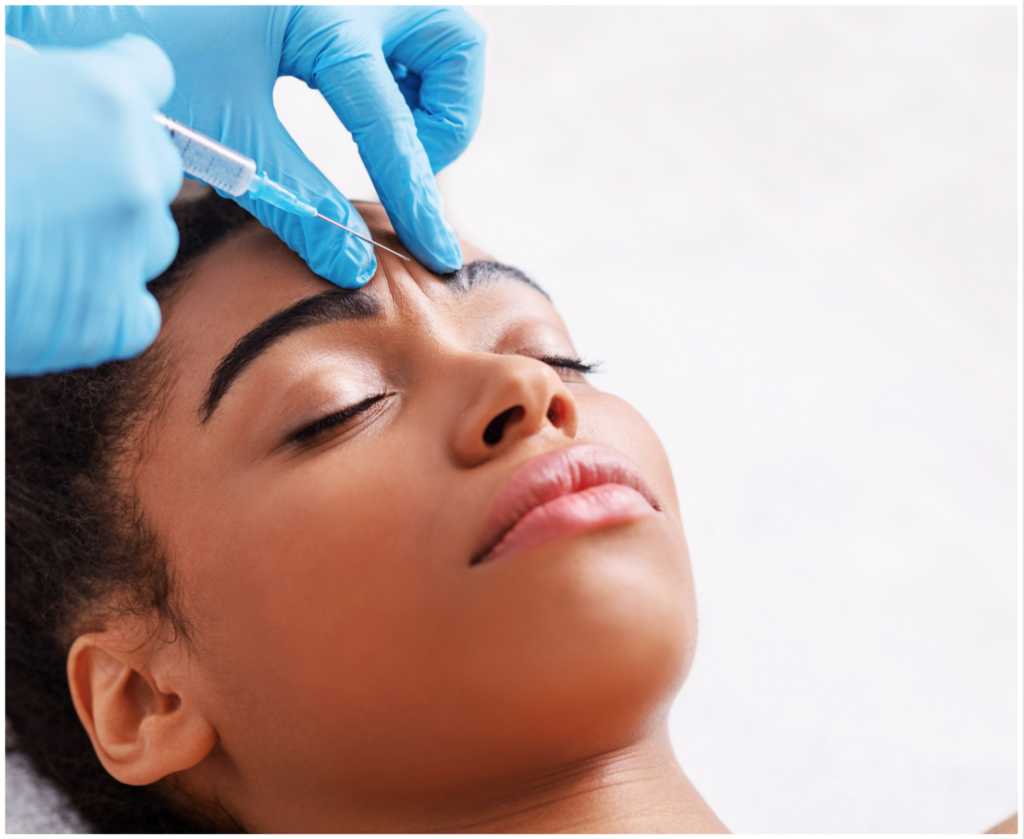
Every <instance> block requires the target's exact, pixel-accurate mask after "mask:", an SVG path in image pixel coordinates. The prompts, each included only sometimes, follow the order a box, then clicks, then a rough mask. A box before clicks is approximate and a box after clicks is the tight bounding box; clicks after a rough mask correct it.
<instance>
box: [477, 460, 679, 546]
mask: <svg viewBox="0 0 1024 839" xmlns="http://www.w3.org/2000/svg"><path fill="white" fill-rule="evenodd" d="M660 510H661V506H660V505H659V504H658V502H657V499H656V497H655V495H654V493H653V492H652V491H651V488H650V487H649V486H648V484H647V481H646V480H645V479H644V477H643V475H642V474H641V473H640V470H639V469H637V467H636V466H634V465H633V464H632V463H631V462H630V461H629V460H628V459H627V458H626V457H625V456H623V455H621V454H619V453H618V452H616V451H613V450H612V449H608V448H605V447H604V446H595V445H579V446H566V447H565V448H561V449H556V450H555V451H552V452H548V453H547V454H542V455H538V456H537V457H534V458H531V459H530V460H528V461H526V462H525V463H524V464H522V465H521V466H519V467H518V468H517V469H516V470H515V471H513V472H512V474H511V475H510V476H509V478H508V480H507V481H505V483H504V485H503V486H502V488H501V489H500V490H499V491H498V495H497V497H496V498H495V499H494V502H493V503H492V504H491V509H490V512H489V513H488V514H487V519H486V521H485V523H484V530H483V534H482V536H481V539H480V549H479V550H478V551H477V552H476V553H475V554H474V557H473V560H472V561H471V562H470V565H478V564H480V563H483V562H491V561H493V560H495V559H498V558H499V557H506V556H509V555H511V554H513V553H520V552H521V551H524V550H528V549H530V548H532V547H536V546H537V545H539V544H542V543H544V542H548V541H551V540H552V539H558V538H561V537H563V536H569V535H572V534H575V533H584V532H586V531H590V530H598V529H601V528H604V527H610V526H612V525H615V524H623V523H625V522H628V521H633V520H634V519H637V518H641V517H643V516H647V515H653V514H654V513H656V512H659V511H660Z"/></svg>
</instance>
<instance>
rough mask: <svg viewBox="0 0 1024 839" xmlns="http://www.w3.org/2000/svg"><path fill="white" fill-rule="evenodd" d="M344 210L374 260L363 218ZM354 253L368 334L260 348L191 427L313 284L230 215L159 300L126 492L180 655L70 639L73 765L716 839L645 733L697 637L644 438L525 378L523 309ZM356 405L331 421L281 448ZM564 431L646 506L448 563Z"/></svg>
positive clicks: (655, 738)
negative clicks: (189, 640)
mask: <svg viewBox="0 0 1024 839" xmlns="http://www.w3.org/2000/svg"><path fill="white" fill-rule="evenodd" d="M359 209H360V212H361V214H362V215H363V218H364V219H366V220H367V222H368V224H369V227H370V229H371V231H372V233H373V235H374V238H378V237H379V239H378V241H381V242H383V243H384V244H386V245H388V246H389V247H394V248H396V249H401V245H400V243H399V241H398V239H397V237H396V236H395V235H394V233H393V231H392V230H391V227H390V225H389V223H388V221H387V218H386V216H385V214H384V213H383V211H382V210H381V209H380V208H379V207H376V206H372V205H365V206H361V207H360V208H359ZM462 246H463V251H464V254H465V258H466V262H467V263H469V262H471V261H473V260H475V259H486V257H485V256H484V255H483V254H482V253H480V252H479V251H478V250H476V249H474V248H473V247H472V246H471V245H469V244H468V243H463V244H462ZM378 260H379V268H378V272H377V274H376V276H375V278H374V279H373V280H372V281H371V283H370V284H369V285H368V286H367V287H366V289H365V292H366V293H367V294H369V295H372V296H373V297H374V298H376V299H377V300H378V301H379V302H380V303H381V305H382V311H383V313H382V316H381V317H378V318H376V319H372V320H361V321H348V322H341V323H332V324H326V325H320V326H317V327H314V328H311V329H306V330H302V331H300V332H297V333H294V334H292V335H291V336H289V337H287V338H286V339H284V340H282V341H280V342H279V343H277V344H275V345H274V346H273V347H271V348H270V349H269V350H268V351H267V352H266V353H264V354H263V355H261V356H260V357H259V358H258V359H257V360H256V361H255V362H254V363H253V364H252V365H251V366H250V367H249V368H248V369H247V370H246V371H245V372H244V373H243V374H242V375H241V376H240V377H239V378H238V379H237V380H236V381H235V382H234V384H233V385H232V386H231V387H230V388H229V389H228V391H227V393H226V394H225V396H224V398H223V399H222V401H221V403H220V405H219V406H218V407H217V409H216V410H215V411H214V413H213V414H212V416H211V417H210V419H209V421H208V422H207V423H205V424H201V423H200V422H199V413H198V408H199V406H200V404H201V403H202V399H203V395H204V392H205V391H206V388H207V385H208V383H209V380H210V377H211V375H212V374H213V371H214V370H215V368H216V367H217V365H218V363H219V362H220V360H221V359H222V358H223V357H224V356H225V354H227V353H228V352H229V351H230V350H231V348H232V346H233V345H234V344H235V342H236V341H237V340H238V339H239V338H240V337H241V336H243V335H245V334H246V333H247V332H248V331H249V330H251V329H252V328H253V327H255V326H256V325H257V324H259V323H260V322H262V321H263V320H264V319H266V318H267V317H269V316H270V315H272V314H274V313H275V312H278V311H280V310H282V309H284V308H286V307H288V306H290V305H292V304H294V303H295V302H297V301H299V300H301V299H303V298H306V297H309V296H311V295H314V294H318V293H320V292H323V291H327V290H330V289H333V286H331V285H330V284H329V283H327V282H326V281H324V280H322V279H320V278H319V277H317V276H315V275H314V274H312V273H311V272H310V271H309V270H308V268H307V267H306V266H305V264H304V263H303V262H302V260H301V259H299V258H298V257H297V256H296V255H295V254H293V253H292V252H291V251H289V250H288V249H287V248H286V247H285V246H284V245H283V244H282V243H281V242H280V241H279V240H278V239H277V238H276V237H275V236H274V235H273V234H272V233H270V232H269V231H267V230H266V229H264V228H262V227H260V226H259V225H255V224H254V225H250V226H248V227H246V228H243V229H242V230H240V231H238V232H236V233H235V234H233V235H232V236H231V237H230V238H229V239H227V240H225V241H223V242H222V243H220V244H218V245H217V246H216V247H215V248H213V249H212V250H211V251H209V252H208V253H207V254H206V255H204V256H203V257H202V258H201V259H200V260H199V261H197V262H196V264H195V265H194V269H193V273H192V276H191V277H190V279H188V280H187V281H186V282H185V284H184V285H183V286H182V287H181V288H180V290H179V291H177V292H176V293H175V294H174V296H173V297H172V299H171V301H170V304H169V305H168V306H166V307H165V324H164V327H163V329H162V331H161V334H160V337H159V339H158V342H157V351H158V352H160V353H163V354H164V355H165V357H166V358H168V359H169V360H170V363H171V364H172V367H173V370H174V376H173V378H172V380H171V383H170V384H169V386H168V387H167V388H166V390H165V392H164V399H162V400H161V407H160V410H159V412H158V413H157V414H156V415H155V416H154V417H153V418H152V419H151V420H150V421H149V422H147V423H146V424H145V427H144V433H142V434H140V439H139V441H138V443H139V451H140V457H139V459H138V462H137V463H133V464H131V465H130V468H129V467H128V466H126V473H125V479H126V480H130V481H131V482H132V484H133V486H134V488H135V491H136V494H137V498H138V500H139V503H140V505H141V509H142V510H143V511H144V514H145V516H146V519H147V521H148V523H149V525H150V526H151V527H152V528H153V529H154V530H155V532H156V533H157V534H158V535H159V537H160V539H161V543H162V544H163V546H164V548H165V549H166V552H167V554H168V556H169V557H170V561H171V566H172V570H173V573H174V576H175V580H176V584H177V586H178V591H179V593H180V595H181V597H182V600H183V601H184V602H185V604H186V605H187V609H188V613H189V615H190V617H191V620H192V624H193V634H194V637H195V640H196V645H195V649H194V650H189V648H188V647H187V646H186V645H185V644H184V643H183V642H182V641H181V640H180V639H179V640H168V639H166V638H164V639H163V640H161V637H160V636H159V633H157V635H154V632H153V627H152V626H151V625H149V624H147V623H146V622H145V621H139V620H135V621H132V620H129V619H127V618H126V619H123V620H120V621H117V622H115V623H114V624H110V625H108V626H107V627H106V628H105V629H104V630H103V631H99V632H91V633H87V634H85V635H83V636H82V637H80V638H79V639H78V640H77V641H76V642H75V644H74V646H73V647H72V650H71V654H70V656H69V679H70V683H71V687H72V694H73V697H74V699H75V703H76V707H77V709H78V711H79V715H80V717H81V718H82V721H83V723H84V724H85V727H86V729H87V730H88V731H89V733H90V736H91V737H92V740H93V743H94V745H95V747H96V750H97V754H98V755H99V756H100V759H101V760H102V761H103V763H104V765H105V767H106V768H107V769H108V771H110V772H111V773H112V774H113V775H114V776H115V777H117V778H119V779H120V780H122V781H124V782H126V783H153V782H155V781H158V780H160V779H161V778H165V777H170V778H172V779H173V781H174V782H175V783H176V784H177V785H179V786H180V788H181V789H183V790H185V791H187V792H188V793H189V794H190V795H191V796H193V797H196V798H198V799H199V800H201V801H207V802H210V801H213V800H216V801H217V802H219V804H218V807H217V808H211V812H213V813H214V814H216V813H217V812H220V810H219V808H223V810H225V811H227V812H228V813H230V814H232V816H233V817H234V818H235V819H237V820H238V821H239V822H241V823H242V824H243V825H244V826H245V827H246V828H248V829H249V830H254V831H273V832H323V831H335V832H364V831H388V832H420V831H474V832H489V831H516V832H533V831H539V832H556V831H570V832H603V831H608V832H725V828H724V826H723V825H722V824H721V822H720V821H719V820H718V819H717V818H716V817H715V816H714V814H713V813H712V812H711V810H710V809H709V808H708V806H707V805H706V804H705V803H704V801H703V800H702V799H701V798H700V796H699V794H698V793H697V792H696V790H695V789H694V788H693V786H692V785H691V784H690V782H689V781H688V779H687V778H686V776H685V774H684V773H683V772H682V770H681V769H680V767H679V765H678V763H677V762H676V759H675V757H674V755H673V753H672V749H671V747H670V745H669V740H668V731H667V722H666V718H667V714H668V710H669V706H670V704H671V701H672V699H673V698H674V696H675V694H676V693H677V692H678V690H679V688H680V687H681V685H682V683H683V680H684V679H685V677H686V674H687V672H688V670H689V668H690V665H691V663H692V660H693V654H694V648H695V643H696V635H697V622H696V604H695V599H694V591H693V581H692V576H691V571H690V564H689V557H688V554H687V548H686V542H685V538H684V535H683V528H682V522H681V517H680V514H679V509H678V502H677V499H676V493H675V488H674V485H673V480H672V475H671V471H670V468H669V464H668V460H667V458H666V455H665V452H664V450H663V449H662V447H661V445H660V443H659V441H658V439H657V437H656V436H655V434H654V432H653V431H652V430H651V428H650V427H649V426H648V425H647V423H646V422H645V421H644V420H643V418H642V417H641V416H640V415H639V414H638V413H637V412H636V411H635V410H634V409H633V408H632V407H630V406H629V405H628V404H626V403H625V402H623V401H622V400H620V399H618V398H617V397H615V396H612V395H610V394H606V393H602V392H600V391H599V390H597V389H596V388H595V387H593V386H592V385H591V384H590V383H589V382H588V381H587V380H586V379H585V377H584V376H582V375H581V374H579V373H577V372H573V371H570V370H566V369H555V368H553V367H552V366H550V365H549V364H546V363H544V362H543V361H540V360H538V359H539V358H540V357H542V356H553V355H557V356H570V357H571V356H575V355H576V351H575V349H574V347H573V345H572V343H571V340H570V338H569V335H568V332H567V330H566V328H565V326H564V324H563V323H562V321H561V319H560V318H559V316H558V314H557V312H556V311H555V309H554V308H553V307H552V306H551V304H550V303H549V302H548V301H547V299H546V298H545V297H544V296H543V295H542V294H541V293H540V292H538V291H536V290H535V289H532V288H530V287H529V286H527V285H524V284H522V283H518V282H511V281H504V282H500V283H496V284H490V285H485V286H481V287H478V288H476V289H474V290H472V291H469V292H466V293H456V292H455V291H453V290H452V288H450V287H449V286H448V285H446V284H445V283H444V282H443V281H442V280H441V279H439V278H438V277H437V276H435V275H433V274H430V273H429V272H428V271H426V269H424V268H422V267H421V266H419V265H418V264H416V263H406V262H402V261H400V260H398V259H397V258H394V257H391V256H389V255H388V254H386V253H378ZM378 392H386V393H388V394H390V395H389V396H387V397H386V398H385V399H383V400H381V401H380V402H378V403H377V404H376V405H375V406H374V407H372V408H371V409H369V410H368V411H366V412H365V413H363V414H361V415H359V416H358V417H357V418H355V419H354V420H353V421H352V422H350V423H349V424H347V425H345V426H342V427H335V428H333V429H331V430H329V431H327V432H326V433H324V434H322V435H321V436H319V437H317V438H315V439H313V440H311V441H309V442H308V443H307V444H305V445H296V444H288V443H287V441H288V439H289V434H294V433H295V432H296V431H299V430H301V429H302V428H305V427H307V426H309V425H310V424H311V423H314V422H316V421H317V420H319V419H320V418H322V417H323V416H325V415H329V414H331V413H333V412H336V411H338V410H340V409H342V408H344V407H346V406H349V405H352V404H354V403H358V402H360V401H361V400H363V399H365V398H366V397H368V396H372V395H374V394H376V393H378ZM516 407H519V408H522V410H521V411H519V412H516V414H515V415H514V416H513V418H512V419H510V420H509V422H508V424H507V425H506V427H505V430H504V434H503V436H502V439H501V440H500V442H499V443H497V444H496V445H488V444H487V443H486V442H485V441H484V440H483V432H484V429H485V428H486V427H487V426H488V424H489V423H490V422H491V420H492V419H494V417H496V416H498V415H499V414H501V413H503V412H504V411H507V410H508V409H510V408H516ZM574 443H597V444H601V445H604V446H608V447H610V448H613V449H615V450H617V451H619V452H621V453H622V454H624V455H626V456H627V457H628V458H629V459H630V460H631V461H632V462H633V463H634V464H636V465H637V466H638V467H639V468H640V470H641V471H642V473H643V474H644V476H645V477H646V479H647V481H648V482H649V484H650V486H651V488H652V489H653V491H654V493H655V495H656V497H657V500H658V503H659V506H660V508H661V509H660V511H659V512H658V513H657V514H655V515H648V516H645V517H643V518H639V519H636V520H633V521H630V522H628V523H626V524H620V525H616V526H613V527H606V528H603V529H599V530H596V531H591V532H586V533H582V534H576V535H573V536H569V537H565V538H561V539H557V540H554V541H550V542H547V543H544V544H542V545H539V546H537V547H535V548H532V549H530V550H527V551H525V552H523V553H520V554H518V555H515V556H511V557H508V558H507V559H501V560H498V561H495V562H492V563H483V564H480V565H474V566H471V565H470V564H469V563H470V559H471V558H472V557H473V556H474V553H475V551H476V550H477V549H478V542H479V539H480V535H481V532H482V529H483V526H484V520H485V518H486V516H487V513H488V510H489V508H490V505H491V503H492V501H493V499H494V498H495V496H496V495H497V493H498V491H499V490H500V488H501V487H502V485H503V484H504V483H505V481H506V480H507V479H508V477H509V475H510V474H511V473H512V472H513V470H514V469H515V468H516V467H517V466H519V465H521V464H522V463H524V462H525V461H527V460H528V459H530V458H532V457H535V456H537V455H539V454H543V453H545V452H548V451H551V450H552V449H555V448H558V447H561V446H566V445H571V444H574Z"/></svg>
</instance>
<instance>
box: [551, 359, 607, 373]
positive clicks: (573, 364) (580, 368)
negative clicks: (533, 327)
mask: <svg viewBox="0 0 1024 839" xmlns="http://www.w3.org/2000/svg"><path fill="white" fill-rule="evenodd" d="M537 360H538V361H543V362H544V363H545V364H550V365H551V366H552V367H554V368H556V369H559V370H573V371H575V372H576V373H593V372H594V371H595V370H597V368H598V367H600V366H601V362H600V361H595V362H592V363H591V362H586V361H584V360H583V359H582V358H575V357H573V356H568V355H544V356H541V357H540V358H538V359H537Z"/></svg>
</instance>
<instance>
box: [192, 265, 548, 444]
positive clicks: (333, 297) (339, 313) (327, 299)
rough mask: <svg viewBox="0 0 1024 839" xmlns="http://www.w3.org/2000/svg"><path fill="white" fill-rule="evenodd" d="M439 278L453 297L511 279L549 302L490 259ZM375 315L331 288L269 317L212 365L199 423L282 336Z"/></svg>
mask: <svg viewBox="0 0 1024 839" xmlns="http://www.w3.org/2000/svg"><path fill="white" fill-rule="evenodd" d="M439 279H441V280H442V281H443V282H444V283H445V284H446V285H447V286H448V287H449V288H451V289H453V290H454V291H456V292H458V293H468V292H471V291H473V290H474V289H476V288H479V287H480V286H484V285H491V284H493V283H499V282H505V281H509V280H511V281H512V282H520V283H523V284H525V285H528V286H529V287H530V288H532V289H535V290H536V291H539V292H540V293H541V294H543V295H544V296H545V297H547V298H548V300H550V299H551V298H550V297H548V294H547V292H546V291H544V289H542V288H541V287H540V286H539V285H537V283H535V282H534V281H533V280H531V279H530V278H529V277H528V276H526V274H524V273H523V272H522V271H520V270H519V269H518V268H513V267H512V266H510V265H503V264H502V263H500V262H492V261H490V260H477V261H476V262H471V263H469V265H464V266H463V267H462V268H460V269H459V270H458V271H454V272H453V273H451V274H442V275H439ZM380 313H381V305H380V303H379V302H378V301H377V300H376V299H375V298H373V297H371V296H370V295H368V294H366V293H365V292H363V291H362V290H361V289H331V290H330V291H324V292H321V293H320V294H316V295H314V296H312V297H306V298H304V299H303V300H300V301H299V302H298V303H295V304H294V305H292V306H289V307H288V308H287V309H283V310H281V311H280V312H277V313H275V314H273V315H271V316H270V317H269V318H267V319H266V320H265V321H263V322H262V323H261V324H259V326H257V327H256V328H254V329H251V330H250V331H249V332H247V333H246V334H245V335H243V336H242V337H241V338H239V339H238V341H237V343H236V344H235V345H234V347H232V348H231V351H230V352H229V353H228V354H227V355H226V356H224V358H223V359H221V362H220V364H218V365H217V369H216V370H214V372H213V376H212V377H211V378H210V384H209V386H208V387H207V388H206V393H205V394H204V396H203V401H202V404H201V405H200V406H199V424H200V425H205V424H206V423H207V422H208V421H209V419H210V417H211V416H212V415H213V412H214V410H215V409H216V408H217V406H218V405H219V404H220V401H221V400H222V399H223V398H224V394H226V393H227V391H228V388H230V387H231V384H232V383H233V382H234V381H235V379H237V378H238V377H239V376H240V375H241V374H242V373H243V372H244V371H245V370H246V369H247V368H248V367H249V366H250V365H251V364H252V363H253V362H254V361H255V360H256V359H257V358H259V356H260V355H262V354H263V353H264V352H266V351H267V350H268V349H270V347H272V346H273V345H274V344H276V343H277V342H279V341H281V340H282V339H283V338H285V337H286V336H288V335H291V334H292V333H294V332H297V331H299V330H300V329H308V328H309V327H312V326H322V325H325V324H331V323H339V322H342V321H347V320H369V319H372V318H375V317H378V316H379V315H380Z"/></svg>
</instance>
